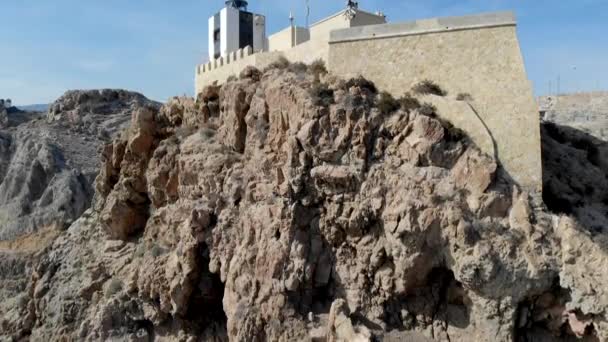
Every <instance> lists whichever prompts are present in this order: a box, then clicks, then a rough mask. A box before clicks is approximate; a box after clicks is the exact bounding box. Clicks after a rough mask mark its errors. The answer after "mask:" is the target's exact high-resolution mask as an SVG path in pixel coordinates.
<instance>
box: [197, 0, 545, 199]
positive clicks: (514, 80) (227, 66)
mask: <svg viewBox="0 0 608 342" xmlns="http://www.w3.org/2000/svg"><path fill="white" fill-rule="evenodd" d="M246 5H247V2H246V1H227V7H226V8H225V9H223V10H222V11H220V13H219V18H220V19H219V24H217V23H218V21H217V18H218V15H216V16H214V17H212V18H210V20H209V28H210V33H209V37H210V41H209V46H210V49H209V51H210V57H211V58H210V61H209V62H207V63H205V64H202V65H198V66H197V67H196V71H195V94H199V93H200V92H201V91H202V90H203V88H204V87H205V86H206V85H208V84H212V83H214V82H219V83H222V82H224V81H226V80H227V79H228V77H230V76H233V75H238V74H239V72H240V71H241V70H242V69H244V68H245V67H246V66H248V65H253V66H255V67H257V68H264V67H266V66H268V65H269V64H270V63H272V62H273V61H275V60H276V59H277V58H279V57H280V56H282V57H285V58H287V59H288V60H289V61H291V62H304V63H310V62H313V61H315V60H317V59H321V60H323V61H325V63H326V65H327V69H328V70H329V71H330V72H331V73H333V74H335V75H337V76H340V77H344V78H350V77H356V76H359V75H361V76H363V77H365V78H367V79H369V80H371V81H373V82H374V83H375V84H376V85H377V86H378V87H379V88H380V89H383V90H386V91H388V92H390V93H392V94H393V95H394V96H397V97H398V96H402V95H403V93H404V92H406V91H407V90H408V89H411V88H412V86H413V85H415V84H417V83H419V82H420V81H422V80H426V79H429V80H432V81H434V82H436V83H438V84H440V85H441V86H442V87H443V88H444V89H446V90H447V91H448V93H449V94H450V95H451V96H450V97H449V98H440V99H424V100H425V101H430V102H432V103H433V104H434V105H436V107H437V108H438V109H439V111H440V113H439V115H440V116H444V118H445V119H448V120H449V121H451V122H452V123H453V124H454V125H455V126H458V127H459V128H461V129H463V130H464V131H465V132H467V133H468V135H469V136H470V137H471V138H472V140H473V141H474V142H475V143H476V144H477V146H479V147H480V148H481V149H482V150H483V151H484V152H486V153H487V154H489V155H492V156H494V157H495V158H496V159H497V160H498V161H499V163H500V165H501V167H502V170H504V171H505V172H506V173H507V174H508V176H509V177H511V178H512V179H513V180H514V181H515V182H517V183H518V184H519V185H521V186H522V187H523V188H525V189H526V190H528V191H530V192H531V193H535V194H540V193H541V191H542V166H541V165H542V164H541V140H540V119H539V115H538V110H537V107H536V104H535V100H534V96H533V92H532V85H531V82H530V81H529V80H528V77H527V74H526V71H525V67H524V62H523V57H522V54H521V50H520V46H519V41H518V38H517V31H516V21H515V16H514V14H513V13H511V12H497V13H484V14H479V15H471V16H463V17H444V18H433V19H425V20H417V21H414V22H403V23H387V22H386V18H385V16H384V15H381V14H374V13H370V12H366V11H363V10H361V9H359V8H358V6H357V4H356V3H355V2H353V1H348V5H347V7H346V8H345V9H344V10H343V11H340V12H338V13H336V14H334V15H332V16H330V17H327V18H325V19H323V20H321V21H319V22H317V23H314V24H312V25H310V27H297V26H294V25H290V26H289V27H287V28H286V29H284V30H281V31H279V32H276V33H274V34H272V35H270V36H268V37H267V38H265V41H264V43H263V47H262V44H261V43H260V42H259V41H257V45H256V42H254V43H253V45H251V44H249V43H250V42H251V40H250V37H249V35H250V34H253V36H254V37H257V38H259V39H261V38H260V37H265V33H264V32H263V31H264V30H265V25H261V26H260V27H256V26H255V20H254V26H251V25H250V23H249V19H247V20H244V19H242V18H243V16H249V14H247V13H249V12H246V11H245V8H246ZM224 12H226V13H235V14H231V15H228V14H226V15H223V14H222V13H224ZM237 12H238V14H237ZM251 16H253V18H255V17H259V18H263V16H261V15H255V14H251ZM260 21H261V22H264V21H265V19H260ZM243 23H245V24H244V26H242V25H243ZM218 27H219V33H218V31H217V28H218ZM223 30H225V31H223ZM256 30H260V31H259V32H256ZM234 32H239V34H238V40H237V38H236V37H237V34H236V33H234ZM242 32H245V34H243V33H242ZM243 35H245V36H246V37H245V39H244V40H243V38H242V37H243ZM216 37H217V38H218V39H219V43H217V41H216ZM230 37H232V38H230ZM212 39H213V41H212ZM229 40H230V41H229ZM254 40H255V39H254ZM244 44H248V45H245V46H243V45H244ZM212 45H213V47H211V46H212ZM218 46H219V50H218V49H217V47H218ZM457 94H470V95H471V97H472V100H468V101H466V102H463V101H460V103H456V101H455V100H453V102H450V101H451V100H450V98H454V99H455V98H456V95H457ZM446 101H447V102H446Z"/></svg>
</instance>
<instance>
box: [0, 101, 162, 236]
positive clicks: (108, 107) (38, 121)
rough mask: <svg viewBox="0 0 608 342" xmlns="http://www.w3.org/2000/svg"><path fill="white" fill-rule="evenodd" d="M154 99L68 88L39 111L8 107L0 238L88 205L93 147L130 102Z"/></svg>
mask: <svg viewBox="0 0 608 342" xmlns="http://www.w3.org/2000/svg"><path fill="white" fill-rule="evenodd" d="M145 106H151V107H153V108H157V107H158V104H156V103H154V102H152V101H149V100H147V99H145V98H144V97H143V96H142V95H140V94H137V93H131V92H126V91H123V90H119V91H116V90H101V91H99V90H91V91H70V92H67V93H66V94H65V95H64V96H62V97H61V98H60V99H58V100H57V101H56V102H55V103H54V104H53V106H52V109H51V111H50V112H49V113H48V115H47V120H45V119H44V118H43V117H42V115H40V114H39V115H36V114H35V113H26V112H21V111H13V112H12V113H8V115H9V116H10V120H9V121H7V122H8V123H9V126H8V127H7V128H6V129H4V130H2V131H0V240H8V239H13V238H16V237H19V236H22V235H25V234H31V233H34V232H36V231H39V230H43V229H46V228H51V227H58V228H63V227H64V226H66V225H69V224H71V223H72V222H73V221H75V220H76V219H77V218H78V217H80V215H81V214H82V213H83V212H84V211H85V210H86V209H87V208H88V207H89V204H90V202H91V199H92V196H93V186H92V183H93V180H94V179H95V176H96V175H97V173H98V170H99V153H98V149H99V148H100V147H101V146H103V144H105V143H106V142H107V141H108V140H110V139H112V137H113V136H114V135H115V134H116V133H117V132H119V131H121V130H122V129H123V128H124V127H125V126H126V125H128V122H129V120H130V118H131V112H132V111H134V110H135V109H136V108H139V107H145Z"/></svg>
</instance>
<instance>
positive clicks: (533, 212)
mask: <svg viewBox="0 0 608 342" xmlns="http://www.w3.org/2000/svg"><path fill="white" fill-rule="evenodd" d="M241 76H242V77H240V79H239V80H235V81H232V82H229V83H227V84H225V85H222V86H216V85H212V86H209V87H208V88H207V89H205V90H204V91H203V93H202V94H201V95H200V96H199V99H198V100H197V101H196V102H195V101H194V100H192V99H187V98H174V99H172V100H170V101H169V102H168V103H167V104H166V105H164V106H163V107H162V108H161V109H156V108H150V107H145V108H141V109H139V110H136V111H134V113H133V115H132V117H131V123H130V126H129V128H128V129H127V130H125V131H124V132H123V133H122V134H121V135H119V136H117V137H116V138H115V139H114V140H113V141H112V142H108V144H106V145H105V147H104V148H103V152H102V157H101V167H100V173H99V175H98V177H97V179H96V182H95V189H96V194H95V198H94V205H93V207H92V208H91V209H90V210H88V211H87V212H85V214H84V215H82V216H81V217H80V218H79V219H78V220H77V221H76V222H75V223H74V224H72V225H71V226H70V227H69V229H68V230H67V231H66V232H64V233H62V234H61V235H60V236H59V237H57V238H56V240H55V241H54V243H53V245H52V246H51V247H49V249H48V250H47V251H45V252H44V253H42V255H41V259H40V261H39V262H37V263H35V265H33V266H32V269H33V271H32V272H31V274H30V278H29V280H28V281H27V282H25V283H21V284H20V286H21V287H22V288H23V291H22V292H21V297H20V299H19V301H18V303H17V302H14V301H11V302H10V303H9V302H7V304H3V305H4V306H5V307H4V308H3V309H5V310H4V311H3V312H6V313H5V314H4V315H3V316H2V317H1V318H0V327H2V330H0V337H4V336H7V338H8V337H11V338H14V339H22V338H29V339H31V340H42V339H46V340H61V339H66V340H90V341H97V340H116V341H148V340H158V341H196V340H200V341H226V340H229V341H307V340H308V341H373V340H383V341H428V340H436V341H525V340H534V339H536V340H556V341H560V340H561V341H570V340H572V339H576V338H581V339H583V340H588V341H593V340H594V339H595V340H597V339H599V340H600V341H602V340H605V339H606V338H608V335H607V334H608V327H606V321H607V319H608V317H607V314H608V313H607V312H606V311H605V308H606V307H608V299H607V298H606V296H605V293H604V292H605V291H603V290H602V289H604V288H605V285H604V284H605V283H606V279H605V276H604V275H603V273H602V272H601V266H600V265H602V264H603V263H605V261H606V260H605V259H606V258H605V256H606V253H605V252H606V249H605V246H606V245H605V239H606V236H608V235H606V234H605V233H603V232H599V233H596V234H595V235H593V234H590V233H589V232H587V231H586V229H585V228H584V227H583V226H582V225H581V222H580V220H579V219H578V217H577V216H574V217H570V218H569V217H563V216H555V215H552V214H550V213H548V212H547V211H545V210H543V209H542V208H539V207H538V206H536V205H533V204H531V203H534V201H531V199H530V198H529V196H528V194H526V193H523V192H521V191H520V190H519V189H518V187H517V185H516V184H513V183H512V182H511V181H510V180H509V179H507V178H505V177H504V176H503V174H502V173H501V172H499V171H500V168H499V166H498V165H497V163H496V161H495V160H494V159H493V157H491V156H487V155H485V154H483V153H481V152H480V150H479V149H478V148H477V147H476V146H475V145H474V144H472V143H471V141H469V140H468V139H467V138H466V137H465V138H462V139H454V138H453V137H451V136H450V134H448V131H447V128H446V127H444V126H443V123H442V122H441V121H440V120H439V119H438V118H437V116H435V115H432V113H428V111H425V112H424V114H423V113H420V112H418V111H416V110H412V111H402V110H396V111H395V112H393V113H390V114H383V113H381V111H380V110H379V109H378V108H377V101H378V98H379V96H378V94H376V93H375V92H374V91H373V87H370V86H369V85H366V84H365V83H364V82H360V81H350V82H344V81H343V80H339V79H336V78H335V77H333V76H331V75H322V76H318V75H316V76H315V75H313V74H312V73H311V74H309V73H306V72H305V71H303V70H302V68H300V67H298V68H296V67H287V68H269V69H268V70H266V71H264V72H261V71H258V70H253V69H249V70H248V71H247V73H245V74H243V75H241ZM427 109H428V108H427ZM1 146H2V145H0V148H2V147H1ZM580 263H584V264H585V265H581V264H580ZM579 265H580V266H579ZM15 267H21V266H19V265H15Z"/></svg>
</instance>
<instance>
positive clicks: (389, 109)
mask: <svg viewBox="0 0 608 342" xmlns="http://www.w3.org/2000/svg"><path fill="white" fill-rule="evenodd" d="M376 105H377V106H378V109H379V110H380V113H382V114H383V115H389V114H391V113H393V112H394V111H396V110H397V109H399V107H400V105H399V101H397V100H396V99H395V98H394V97H393V95H391V94H390V93H388V92H386V91H383V92H381V93H380V94H379V95H378V101H377V103H376Z"/></svg>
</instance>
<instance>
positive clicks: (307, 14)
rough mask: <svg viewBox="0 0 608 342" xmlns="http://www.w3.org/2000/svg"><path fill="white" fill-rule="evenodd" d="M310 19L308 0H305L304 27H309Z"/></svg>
mask: <svg viewBox="0 0 608 342" xmlns="http://www.w3.org/2000/svg"><path fill="white" fill-rule="evenodd" d="M309 19H310V0H306V28H309V22H308V21H309Z"/></svg>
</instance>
